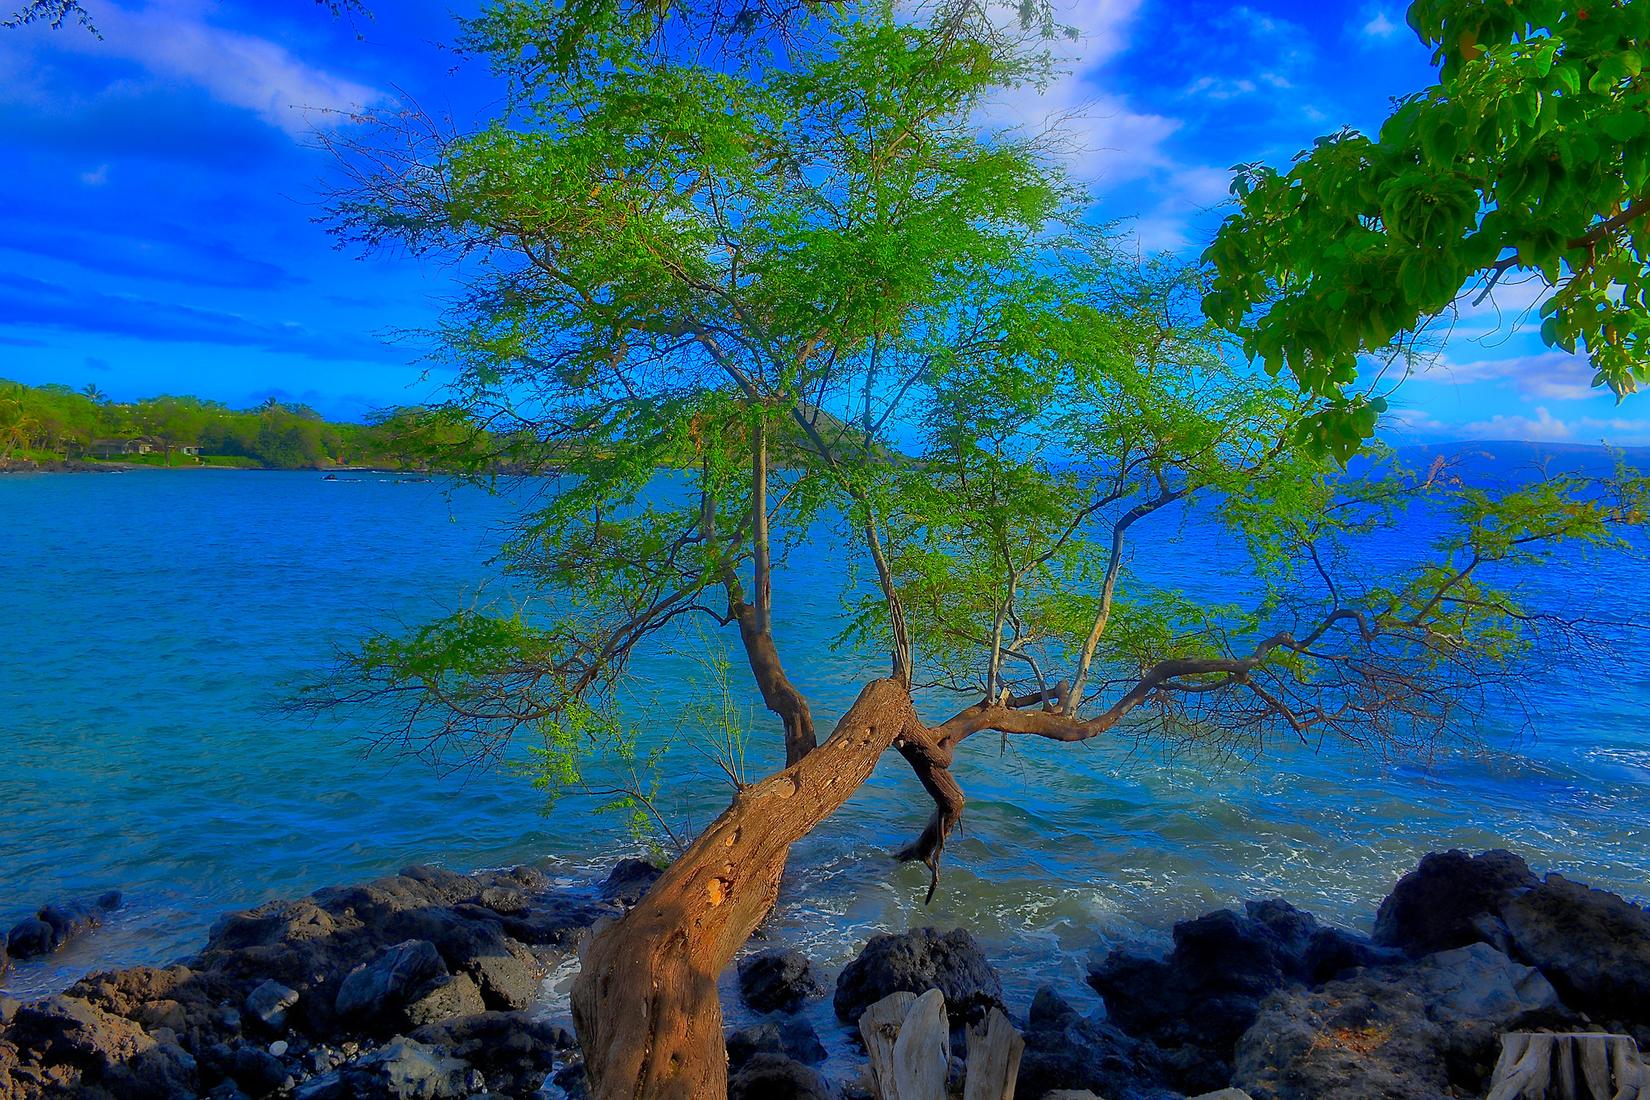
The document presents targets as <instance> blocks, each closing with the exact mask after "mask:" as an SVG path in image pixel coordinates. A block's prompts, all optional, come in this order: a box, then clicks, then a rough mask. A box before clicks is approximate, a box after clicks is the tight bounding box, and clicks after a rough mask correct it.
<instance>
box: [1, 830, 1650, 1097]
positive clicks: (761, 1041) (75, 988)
mask: <svg viewBox="0 0 1650 1100" xmlns="http://www.w3.org/2000/svg"><path fill="white" fill-rule="evenodd" d="M657 874H658V871H657V869H655V868H652V867H650V866H649V865H647V864H644V863H641V862H640V861H637V860H629V859H627V860H624V861H621V862H620V863H619V865H618V866H616V867H615V868H614V869H613V871H612V872H611V873H610V874H609V875H608V877H607V878H606V879H605V880H604V881H602V882H600V883H599V884H598V883H596V882H594V881H590V882H587V883H583V884H580V885H575V886H566V885H561V886H558V885H555V884H554V883H552V881H551V880H550V879H548V878H547V877H546V876H545V875H543V874H542V873H540V872H538V871H534V870H531V869H529V868H524V867H520V868H515V869H512V870H505V871H486V872H479V873H477V874H474V875H460V874H458V873H456V872H452V871H446V870H442V869H439V868H432V867H413V868H408V869H407V870H405V871H403V872H402V873H401V874H399V875H392V876H388V877H385V878H380V879H376V880H372V881H370V882H366V883H362V884H357V885H348V886H337V887H328V888H325V889H321V890H317V891H315V892H313V893H312V894H310V895H308V896H306V897H304V898H301V899H297V900H292V901H271V902H267V903H265V904H263V905H260V906H258V907H256V908H253V909H250V910H243V911H238V912H230V913H227V914H225V915H224V916H222V917H221V918H220V919H219V920H218V921H217V922H216V923H215V924H214V925H213V927H212V930H211V932H210V933H209V935H208V937H207V942H206V945H205V946H204V947H203V948H202V949H201V950H200V951H199V952H197V953H196V954H194V955H191V956H189V957H188V958H186V959H183V960H180V961H179V962H178V963H174V964H172V965H170V966H159V967H157V966H138V967H129V968H124V969H120V970H113V971H104V972H100V973H94V974H92V975H90V976H88V977H86V978H84V979H82V980H80V981H78V982H76V983H74V984H73V985H71V986H70V987H69V988H68V989H67V990H65V991H63V992H62V993H57V994H53V995H51V996H47V997H43V998H39V999H36V1000H34V1001H31V1002H29V1003H27V1004H20V1003H19V1002H17V1001H15V1000H13V999H11V998H7V997H4V996H3V995H0V1098H3V1100H33V1098H34V1097H43V1096H60V1095H75V1096H86V1097H91V1098H99V1097H103V1096H118V1097H127V1096H132V1097H143V1096H168V1097H171V1096H212V1097H221V1098H223V1100H239V1098H241V1097H249V1098H250V1097H259V1096H287V1095H290V1096H293V1097H298V1098H301V1100H329V1098H331V1097H346V1096H351V1097H353V1096H362V1097H386V1098H392V1097H394V1098H400V1097H412V1096H422V1097H446V1096H452V1097H459V1096H470V1095H475V1094H477V1093H484V1094H485V1095H490V1096H522V1097H536V1096H546V1095H549V1096H557V1095H563V1096H580V1095H583V1092H582V1086H583V1081H582V1069H580V1062H579V1056H578V1052H577V1046H576V1043H575V1042H574V1039H573V1036H572V1035H571V1034H570V1032H569V1030H568V1027H567V1025H566V1022H565V1021H563V1020H560V1019H557V1018H556V1016H555V1011H556V1008H557V1006H556V1005H555V1004H554V1003H551V1002H550V1001H548V1000H547V997H548V996H549V995H551V994H554V993H555V992H556V990H557V986H558V983H560V984H561V985H565V983H566V982H567V981H568V980H569V979H570V977H571V975H572V974H573V973H575V972H576V967H577V959H578V948H579V944H580V943H581V942H582V941H583V939H584V937H586V936H587V935H588V934H589V929H590V927H591V926H592V925H593V924H594V923H596V922H597V921H599V920H601V919H603V918H608V917H612V916H616V915H618V914H619V913H621V912H623V911H624V910H625V909H626V908H627V907H628V906H629V905H633V904H635V903H636V901H637V900H639V898H640V897H641V896H642V895H643V893H644V892H645V890H646V888H647V886H648V885H649V884H650V883H651V881H652V879H653V878H654V877H656V876H657ZM99 900H100V903H101V902H104V901H107V900H108V899H99ZM51 908H53V907H46V908H43V909H42V911H41V917H42V919H41V920H39V921H38V922H37V923H39V924H44V925H47V926H48V927H47V928H46V929H45V931H46V932H47V934H50V932H51V931H52V930H53V929H56V928H57V927H58V924H59V923H62V924H63V927H64V928H65V929H69V935H72V936H95V935H96V934H97V933H96V931H95V925H96V923H97V915H96V910H95V907H94V906H93V905H92V904H91V903H86V904H83V905H81V906H79V907H78V908H77V907H76V906H75V905H72V904H71V905H67V906H58V907H55V908H56V909H57V910H58V912H57V913H56V914H55V915H53V914H51V913H48V912H47V910H48V909H51ZM77 914H78V916H79V918H80V921H81V923H80V924H79V925H74V918H75V917H76V915H77ZM47 917H50V918H51V919H50V920H45V919H44V918H47ZM24 923H25V924H26V923H27V922H24ZM20 927H21V926H20ZM40 931H42V929H39V928H37V929H36V932H40ZM1173 945H1174V946H1173V948H1172V949H1171V950H1170V951H1169V953H1168V954H1167V955H1163V954H1162V953H1161V952H1158V953H1156V954H1153V953H1150V952H1147V951H1143V950H1141V949H1140V948H1139V946H1138V945H1136V946H1123V947H1117V948H1113V949H1112V950H1111V951H1110V952H1109V953H1107V954H1106V955H1105V956H1104V957H1103V958H1099V957H1096V958H1093V959H1092V960H1091V962H1090V964H1089V971H1088V978H1087V984H1088V985H1089V986H1090V987H1092V989H1093V991H1094V992H1095V993H1098V994H1099V995H1100V996H1101V998H1102V1000H1103V1002H1104V1008H1103V1009H1102V1010H1101V1011H1099V1012H1095V1013H1091V1014H1088V1015H1085V1014H1083V1013H1081V1012H1079V1011H1078V1010H1077V1009H1076V1008H1074V1007H1073V1005H1072V998H1074V997H1076V996H1077V995H1078V994H1079V992H1080V991H1079V990H1075V989H1060V988H1053V987H1049V986H1044V987H1042V988H1040V989H1039V990H1038V991H1037V993H1036V995H1035V997H1034V998H1033V999H1032V1001H1031V1003H1030V1004H1029V1005H1026V1004H1008V1003H1005V1001H1004V994H1003V986H1002V983H1001V980H1000V978H999V976H998V974H997V971H996V970H995V969H994V967H993V965H992V962H991V960H990V959H989V958H987V957H986V954H985V952H983V951H982V950H981V948H980V947H979V945H978V944H977V943H975V941H974V940H973V937H972V936H971V935H969V933H968V932H967V930H966V929H952V930H949V931H943V932H942V931H939V930H935V929H923V928H915V929H911V930H900V929H893V930H888V931H886V932H884V933H882V934H879V935H873V936H871V938H870V939H869V940H868V941H867V942H866V943H865V944H864V945H863V946H862V947H861V949H860V951H859V953H858V955H857V957H856V958H854V959H853V960H851V961H849V962H848V963H847V964H846V965H844V966H843V967H842V968H841V970H840V972H839V973H834V974H832V973H826V972H824V971H823V970H822V968H820V967H819V966H818V965H817V964H816V963H815V962H814V961H813V960H811V959H809V958H808V957H807V956H805V955H803V954H802V953H800V952H798V951H795V950H794V949H775V948H774V947H773V946H772V945H766V946H767V949H763V948H764V946H765V945H764V943H763V940H762V936H761V933H759V934H758V937H757V938H756V939H754V940H753V941H752V944H751V947H750V950H749V952H748V953H747V954H746V955H745V956H744V957H743V958H741V959H740V960H739V964H738V966H737V967H735V968H730V972H729V973H728V974H726V975H724V976H723V981H722V983H721V984H722V987H723V1000H724V1004H725V1006H726V1008H727V1010H728V1011H727V1017H728V1022H729V1024H730V1025H732V1031H731V1034H730V1035H729V1056H730V1059H731V1062H730V1097H733V1098H735V1100H759V1098H760V1100H783V1098H784V1097H793V1096H794V1097H806V1098H807V1100H828V1098H832V1097H835V1098H840V1100H850V1098H859V1097H864V1096H867V1095H868V1093H867V1092H866V1085H867V1082H866V1081H865V1080H864V1079H863V1057H864V1056H863V1055H862V1054H860V1053H859V1049H858V1048H857V1047H856V1046H855V1044H854V1042H853V1035H854V1034H855V1032H854V1030H853V1026H852V1025H853V1023H854V1021H855V1020H857V1017H858V1015H859V1013H860V1012H863V1011H864V1010H865V1008H866V1007H868V1006H869V1005H871V1004H873V1003H875V1002H876V1001H878V1000H880V999H881V998H883V997H885V996H887V995H888V994H890V993H892V992H895V991H898V990H908V991H910V992H918V991H920V990H921V989H926V988H939V989H940V990H941V991H942V992H943V994H944V996H945V1000H946V1003H947V1005H948V1006H949V1008H950V1012H951V1016H952V1020H953V1026H960V1025H961V1023H962V1021H963V1020H965V1019H967V1018H969V1017H971V1016H974V1015H978V1014H979V1013H980V1012H982V1011H988V1010H990V1009H991V1008H998V1009H1001V1010H1003V1011H1005V1012H1006V1014H1007V1015H1008V1017H1009V1018H1010V1020H1011V1021H1012V1022H1013V1024H1014V1026H1015V1027H1016V1028H1017V1029H1019V1030H1020V1031H1021V1033H1022V1035H1023V1037H1024V1040H1025V1044H1026V1046H1025V1055H1024V1058H1023V1060H1022V1063H1021V1069H1020V1077H1019V1079H1020V1089H1019V1091H1018V1092H1017V1094H1016V1095H1019V1096H1022V1097H1025V1098H1027V1100H1037V1097H1039V1096H1041V1095H1043V1094H1044V1093H1045V1092H1047V1091H1049V1090H1051V1089H1058V1088H1064V1089H1078V1090H1083V1089H1087V1090H1090V1091H1091V1092H1093V1093H1094V1094H1096V1095H1099V1096H1104V1097H1107V1098H1108V1100H1172V1098H1179V1097H1185V1096H1197V1095H1201V1094H1204V1093H1213V1092H1216V1091H1217V1090H1219V1089H1222V1088H1228V1087H1237V1088H1241V1089H1244V1090H1246V1091H1245V1093H1244V1094H1245V1095H1249V1096H1252V1097H1253V1098H1254V1100H1308V1098H1313V1097H1317V1096H1320V1095H1334V1096H1345V1097H1348V1098H1351V1097H1361V1096H1373V1095H1383V1096H1388V1097H1399V1098H1404V1100H1408V1098H1410V1097H1414V1098H1416V1100H1419V1098H1421V1097H1429V1098H1430V1097H1437V1096H1449V1095H1462V1096H1465V1095H1483V1092H1482V1087H1483V1086H1484V1085H1485V1084H1486V1082H1487V1075H1488V1074H1489V1073H1490V1071H1491V1068H1492V1066H1493V1063H1494V1060H1495V1056H1496V1054H1497V1052H1498V1049H1499V1036H1500V1034H1501V1033H1503V1032H1505V1031H1512V1030H1553V1029H1557V1030H1570V1031H1576V1030H1580V1031H1597V1030H1605V1031H1614V1032H1616V1033H1621V1034H1626V1035H1629V1036H1631V1037H1633V1038H1634V1039H1635V1040H1636V1041H1637V1042H1638V1043H1639V1044H1640V1045H1641V1047H1647V1048H1650V912H1646V911H1645V910H1643V909H1640V908H1638V907H1636V906H1634V905H1631V904H1629V903H1627V902H1625V901H1623V900H1622V899H1621V898H1619V897H1617V896H1616V895H1613V894H1608V893H1606V892H1604V891H1599V890H1592V889H1590V888H1588V887H1586V886H1583V885H1581V884H1578V883H1573V882H1571V881H1569V880H1567V879H1565V878H1563V877H1562V876H1559V875H1548V876H1546V877H1545V878H1538V877H1537V876H1536V875H1535V874H1534V873H1533V872H1531V871H1530V869H1529V868H1528V867H1527V866H1526V865H1525V864H1524V862H1523V860H1522V859H1520V858H1519V857H1517V856H1515V855H1512V854H1510V853H1506V852H1501V851H1493V852H1489V853H1484V854H1482V855H1478V856H1470V857H1469V856H1468V855H1466V854H1465V853H1461V852H1458V851H1451V852H1447V853H1435V854H1433V855H1429V856H1427V857H1425V858H1424V859H1423V860H1422V861H1421V863H1420V865H1419V866H1418V867H1417V868H1416V869H1414V870H1412V871H1411V872H1410V873H1409V874H1407V875H1405V876H1404V877H1403V878H1402V879H1400V880H1399V882H1398V883H1397V884H1396V885H1395V886H1394V888H1393V890H1392V892H1391V893H1390V894H1389V895H1388V896H1387V898H1386V900H1385V901H1383V902H1382V903H1381V906H1380V908H1379V909H1378V911H1377V913H1376V916H1375V923H1374V935H1373V936H1372V937H1365V936H1363V935H1360V934H1358V933H1354V932H1350V931H1347V930H1345V929H1339V928H1334V927H1331V926H1327V925H1323V924H1320V923H1319V922H1318V921H1317V920H1316V919H1315V918H1314V917H1312V916H1311V915H1310V914H1308V913H1305V912H1303V911H1301V910H1299V909H1296V908H1294V907H1293V906H1291V905H1289V904H1288V903H1287V902H1286V901H1283V900H1282V899H1268V900H1260V901H1251V902H1249V903H1247V904H1246V905H1245V906H1244V909H1243V911H1242V912H1238V911H1235V910H1230V909H1222V910H1216V911H1214V912H1212V913H1208V914H1205V915H1204V916H1202V917H1199V918H1197V919H1195V920H1188V921H1181V922H1178V923H1177V924H1176V925H1175V927H1174V930H1173ZM0 970H3V967H0ZM735 971H736V973H735ZM833 990H834V992H833ZM1400 1038H1401V1039H1402V1041H1399V1040H1400ZM959 1052H960V1050H959ZM816 1067H822V1068H823V1069H824V1070H825V1071H827V1073H828V1074H829V1076H828V1077H827V1076H826V1075H825V1074H822V1073H821V1069H820V1068H816ZM1349 1080H1350V1081H1357V1080H1364V1081H1366V1082H1367V1083H1368V1086H1369V1089H1368V1090H1367V1091H1356V1090H1354V1091H1341V1090H1340V1089H1339V1084H1340V1083H1344V1082H1346V1081H1349ZM1383 1082H1384V1084H1383ZM1393 1082H1398V1083H1399V1085H1402V1087H1401V1088H1400V1087H1399V1085H1394V1084H1393ZM1646 1083H1647V1084H1650V1082H1646ZM1332 1084H1333V1085H1336V1088H1335V1089H1334V1090H1332V1091H1325V1090H1326V1089H1329V1087H1330V1086H1331V1085H1332ZM547 1085H548V1086H550V1087H546V1086H547ZM1377 1087H1378V1088H1383V1089H1387V1090H1388V1091H1385V1092H1379V1091H1376V1090H1377ZM1394 1089H1396V1091H1393V1090H1394ZM1406 1090H1407V1091H1406ZM1474 1090H1478V1091H1474Z"/></svg>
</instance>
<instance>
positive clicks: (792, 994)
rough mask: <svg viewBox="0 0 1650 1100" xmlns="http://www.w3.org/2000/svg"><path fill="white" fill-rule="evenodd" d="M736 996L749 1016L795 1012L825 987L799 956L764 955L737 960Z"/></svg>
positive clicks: (785, 953) (795, 953) (784, 953)
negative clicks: (757, 1013)
mask: <svg viewBox="0 0 1650 1100" xmlns="http://www.w3.org/2000/svg"><path fill="white" fill-rule="evenodd" d="M739 995H740V996H741V997H743V998H744V999H745V1003H746V1004H747V1005H749V1006H750V1008H751V1010H752V1011H753V1012H795V1011H796V1010H797V1009H799V1008H801V1007H802V1002H804V1001H808V1000H812V999H813V998H815V997H823V996H824V995H825V983H824V982H823V981H821V980H820V978H819V975H818V974H817V973H816V972H815V971H814V966H813V963H811V962H809V961H808V957H807V956H806V955H804V954H803V953H802V952H800V951H764V952H762V953H761V954H760V955H748V956H746V957H745V958H743V959H740V960H739Z"/></svg>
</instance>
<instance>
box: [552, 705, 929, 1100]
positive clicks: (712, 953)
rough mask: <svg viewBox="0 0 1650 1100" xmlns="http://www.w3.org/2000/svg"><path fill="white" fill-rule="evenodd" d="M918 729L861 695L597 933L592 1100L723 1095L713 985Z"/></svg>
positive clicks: (588, 1048)
mask: <svg viewBox="0 0 1650 1100" xmlns="http://www.w3.org/2000/svg"><path fill="white" fill-rule="evenodd" d="M910 729H920V725H919V724H918V720H917V718H916V714H915V711H914V710H913V709H912V705H911V696H910V694H909V693H908V692H907V691H906V690H905V688H904V687H903V686H902V685H901V684H899V683H898V682H896V681H894V680H877V681H874V682H872V683H870V684H868V685H866V687H865V690H864V691H862V692H860V696H859V698H858V700H856V701H855V703H854V705H853V706H852V707H851V708H849V710H848V713H847V714H845V715H843V717H842V720H841V721H840V722H838V723H837V727H836V730H835V731H834V732H833V733H832V734H831V736H830V738H829V739H828V740H827V741H826V742H825V743H824V744H823V745H820V746H819V748H817V749H815V750H814V751H813V752H811V753H809V754H808V755H807V756H806V757H804V758H803V759H802V760H801V761H800V762H799V763H796V764H793V765H792V766H790V767H788V768H786V769H785V770H784V771H782V772H779V773H777V774H775V775H772V776H769V777H768V778H767V779H764V780H762V781H761V782H760V783H757V784H755V785H753V786H750V787H746V788H744V789H743V790H741V791H739V792H738V794H736V795H735V796H734V800H733V805H731V806H729V807H728V809H727V811H726V812H725V813H723V814H722V816H721V817H718V818H717V819H716V820H715V821H714V822H713V823H712V824H711V826H710V828H708V829H706V830H705V832H704V833H703V834H702V835H701V836H700V837H699V838H698V839H697V840H695V841H694V842H693V844H692V846H690V847H689V848H688V850H687V851H686V852H684V853H682V855H681V856H679V857H678V858H677V860H676V861H675V862H674V863H672V864H671V865H670V868H669V869H668V870H666V871H665V873H664V874H663V875H661V876H660V877H659V879H658V881H657V882H655V883H654V884H653V886H652V888H651V889H649V890H648V892H647V894H646V895H645V896H644V897H643V898H642V900H641V902H640V903H639V904H638V905H637V906H636V907H635V908H634V909H632V910H631V911H630V912H629V913H628V914H626V915H625V916H624V917H623V918H621V919H620V920H618V921H616V922H614V923H613V924H612V925H610V926H608V927H607V928H605V929H603V930H601V931H600V932H597V933H596V934H595V936H594V937H593V938H592V939H591V941H590V943H589V945H588V947H587V948H586V950H585V953H584V958H583V963H582V966H581V968H580V971H579V976H578V980H577V981H576V982H575V983H574V985H573V1022H574V1026H575V1027H576V1028H577V1030H578V1033H579V1044H580V1046H581V1047H582V1048H583V1050H584V1058H585V1074H586V1076H587V1077H588V1080H589V1084H590V1095H591V1096H592V1097H594V1098H595V1100H620V1098H624V1100H707V1098H708V1100H722V1098H723V1097H725V1096H726V1095H727V1084H728V1079H727V1076H728V1059H727V1048H726V1046H725V1044H724V1042H723V1038H722V1005H721V1002H720V1000H719V999H718V998H717V993H716V979H717V976H718V975H720V974H721V973H722V971H723V970H724V969H725V968H726V967H727V965H728V964H729V963H730V962H731V961H732V960H733V956H734V954H735V953H736V952H738V950H739V948H740V947H741V946H743V945H744V943H745V941H746V940H747V939H749V938H750V935H751V933H752V932H754V931H755V930H756V926H757V925H758V924H760V923H761V922H762V920H763V918H765V917H766V916H767V915H768V912H769V911H770V910H771V909H772V908H773V905H774V902H775V900H776V899H777V898H778V896H779V879H780V875H781V874H782V873H783V872H784V870H785V858H786V856H787V855H788V854H789V852H790V847H791V845H792V844H793V843H795V842H796V841H797V840H799V839H801V838H802V837H803V836H805V835H806V834H807V833H808V832H809V831H810V830H812V829H813V828H814V827H815V826H816V825H818V824H819V823H820V822H822V821H824V820H825V818H827V817H829V816H830V815H831V814H832V813H833V812H834V811H835V810H836V808H837V807H838V806H841V805H842V804H843V803H844V802H846V801H847V800H848V797H849V796H850V795H852V794H853V793H854V791H855V790H857V789H858V788H859V786H860V784H862V783H864V782H865V780H866V779H867V778H868V777H869V776H870V774H871V771H872V769H873V768H875V767H876V763H877V760H878V758H879V757H881V756H882V754H883V752H884V751H885V750H886V749H887V748H888V747H889V746H890V745H891V744H893V743H894V741H895V740H896V739H898V738H899V737H900V736H901V734H902V733H904V732H906V731H907V730H910Z"/></svg>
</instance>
